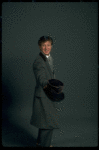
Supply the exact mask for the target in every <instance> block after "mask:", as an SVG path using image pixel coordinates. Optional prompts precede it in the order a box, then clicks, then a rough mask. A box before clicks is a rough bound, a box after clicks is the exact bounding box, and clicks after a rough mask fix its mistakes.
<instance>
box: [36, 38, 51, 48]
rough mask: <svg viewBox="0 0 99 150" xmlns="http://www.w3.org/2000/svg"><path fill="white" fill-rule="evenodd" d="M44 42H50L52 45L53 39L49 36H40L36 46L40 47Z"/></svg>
mask: <svg viewBox="0 0 99 150" xmlns="http://www.w3.org/2000/svg"><path fill="white" fill-rule="evenodd" d="M46 41H50V42H51V45H53V39H52V38H51V37H50V36H42V37H40V39H39V40H38V45H39V46H41V44H42V43H44V42H46Z"/></svg>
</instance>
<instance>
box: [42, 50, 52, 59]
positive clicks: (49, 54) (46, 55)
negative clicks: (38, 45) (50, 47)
mask: <svg viewBox="0 0 99 150" xmlns="http://www.w3.org/2000/svg"><path fill="white" fill-rule="evenodd" d="M40 52H41V53H42V54H43V55H45V54H44V53H43V52H42V51H40ZM45 56H46V57H47V58H48V57H49V56H50V54H49V56H47V55H45Z"/></svg>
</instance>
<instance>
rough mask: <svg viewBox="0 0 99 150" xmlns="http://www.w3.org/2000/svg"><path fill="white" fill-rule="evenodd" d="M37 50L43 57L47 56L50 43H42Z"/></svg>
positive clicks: (49, 50)
mask: <svg viewBox="0 0 99 150" xmlns="http://www.w3.org/2000/svg"><path fill="white" fill-rule="evenodd" d="M39 48H40V50H41V51H42V52H43V53H44V54H45V55H48V56H49V54H50V52H51V48H52V45H51V42H50V41H47V42H45V43H42V44H41V46H39Z"/></svg>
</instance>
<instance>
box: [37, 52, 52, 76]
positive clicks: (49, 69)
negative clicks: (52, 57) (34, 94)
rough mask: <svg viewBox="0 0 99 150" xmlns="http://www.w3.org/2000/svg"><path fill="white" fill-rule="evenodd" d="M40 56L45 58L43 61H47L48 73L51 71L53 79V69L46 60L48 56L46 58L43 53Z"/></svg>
mask: <svg viewBox="0 0 99 150" xmlns="http://www.w3.org/2000/svg"><path fill="white" fill-rule="evenodd" d="M39 55H40V56H41V57H42V58H43V60H44V61H45V64H46V66H47V68H48V71H49V73H50V74H51V76H52V77H53V72H52V70H51V68H50V65H49V63H48V60H47V58H46V56H44V55H43V54H42V53H41V52H40V53H39Z"/></svg>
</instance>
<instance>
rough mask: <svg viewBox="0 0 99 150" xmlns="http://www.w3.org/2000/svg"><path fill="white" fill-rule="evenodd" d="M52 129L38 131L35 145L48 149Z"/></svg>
mask: <svg viewBox="0 0 99 150" xmlns="http://www.w3.org/2000/svg"><path fill="white" fill-rule="evenodd" d="M52 133H53V129H39V131H38V138H37V143H38V144H39V146H43V147H50V144H51V138H52Z"/></svg>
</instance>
